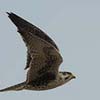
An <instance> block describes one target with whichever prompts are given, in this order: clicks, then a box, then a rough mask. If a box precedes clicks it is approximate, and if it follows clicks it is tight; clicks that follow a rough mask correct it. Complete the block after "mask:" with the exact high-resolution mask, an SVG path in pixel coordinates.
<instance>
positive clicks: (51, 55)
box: [8, 13, 62, 83]
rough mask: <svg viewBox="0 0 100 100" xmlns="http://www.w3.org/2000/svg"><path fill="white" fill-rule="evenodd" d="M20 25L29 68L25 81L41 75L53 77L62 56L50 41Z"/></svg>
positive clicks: (19, 29) (19, 30) (41, 76)
mask: <svg viewBox="0 0 100 100" xmlns="http://www.w3.org/2000/svg"><path fill="white" fill-rule="evenodd" d="M8 14H9V13H8ZM13 15H14V14H13V13H11V15H10V14H9V18H10V19H11V20H14V19H12V17H11V16H13ZM15 24H16V23H15ZM26 25H27V24H26ZM22 26H23V27H18V32H19V33H20V35H21V36H22V38H23V40H24V42H25V43H26V46H27V49H28V55H29V56H28V58H29V59H28V62H27V65H28V66H26V68H29V69H28V73H27V80H26V81H27V83H30V82H32V81H35V80H36V79H41V78H43V77H45V78H47V76H49V78H50V77H51V76H52V78H54V77H55V76H56V75H57V73H58V68H59V65H60V64H61V62H62V57H61V55H60V53H59V51H58V49H57V48H56V47H55V46H54V45H53V44H52V42H48V41H47V40H45V39H44V38H41V37H39V36H37V35H34V34H33V32H31V31H29V30H28V26H27V27H26V26H25V27H24V25H23V24H22ZM29 29H30V28H29ZM50 79H51V78H50Z"/></svg>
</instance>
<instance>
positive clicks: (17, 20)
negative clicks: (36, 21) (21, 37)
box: [7, 12, 59, 51]
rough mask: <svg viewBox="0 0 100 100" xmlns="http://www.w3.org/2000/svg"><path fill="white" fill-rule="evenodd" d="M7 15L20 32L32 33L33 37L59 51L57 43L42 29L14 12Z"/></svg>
mask: <svg viewBox="0 0 100 100" xmlns="http://www.w3.org/2000/svg"><path fill="white" fill-rule="evenodd" d="M7 14H8V15H9V18H10V19H11V21H12V22H13V23H14V24H15V25H16V26H17V28H18V30H20V29H23V30H24V31H27V32H30V33H32V35H36V36H38V37H40V38H42V39H43V40H45V41H47V42H49V43H50V44H52V45H53V46H54V47H55V48H56V49H57V50H58V51H59V49H58V47H57V45H56V44H55V42H54V41H53V40H52V39H51V38H50V37H49V36H48V35H47V34H46V33H45V32H43V31H42V30H41V29H39V28H38V27H36V26H35V25H33V24H31V23H29V22H28V21H26V20H24V19H23V18H21V17H19V16H18V15H16V14H14V13H12V12H11V13H8V12H7Z"/></svg>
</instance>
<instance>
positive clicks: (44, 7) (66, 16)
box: [0, 0, 100, 100]
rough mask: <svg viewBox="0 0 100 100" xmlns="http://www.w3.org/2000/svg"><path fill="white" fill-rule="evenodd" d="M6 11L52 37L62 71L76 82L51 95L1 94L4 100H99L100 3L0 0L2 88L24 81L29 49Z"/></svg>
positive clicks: (87, 0)
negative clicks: (72, 76) (69, 72)
mask: <svg viewBox="0 0 100 100" xmlns="http://www.w3.org/2000/svg"><path fill="white" fill-rule="evenodd" d="M6 11H8V12H9V11H11V12H15V13H16V14H18V15H20V16H22V17H23V18H25V19H26V20H28V21H30V22H31V23H33V24H34V25H36V26H38V27H40V28H41V29H42V30H44V31H45V32H46V33H48V35H49V36H50V37H51V38H52V39H53V40H54V41H55V42H56V44H57V45H58V47H59V48H60V52H61V54H62V56H63V59H64V62H63V64H62V65H61V67H60V70H64V71H71V72H73V73H74V74H75V75H76V77H77V78H76V79H75V80H72V81H70V82H69V83H67V84H65V85H63V86H61V87H58V88H55V89H52V90H47V91H41V92H40V91H26V90H24V91H20V92H4V93H0V100H18V99H19V100H100V0H0V88H5V87H6V86H11V85H14V84H17V83H20V82H22V81H24V80H25V78H26V71H24V67H25V64H26V47H25V45H24V43H23V41H22V39H21V37H20V35H19V34H18V33H17V31H16V27H15V26H14V25H13V24H12V22H11V21H10V20H9V19H8V17H7V15H6V14H5V12H6Z"/></svg>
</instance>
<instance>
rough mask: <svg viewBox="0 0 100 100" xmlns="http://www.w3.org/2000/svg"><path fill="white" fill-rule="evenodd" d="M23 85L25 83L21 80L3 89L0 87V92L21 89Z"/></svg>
mask: <svg viewBox="0 0 100 100" xmlns="http://www.w3.org/2000/svg"><path fill="white" fill-rule="evenodd" d="M25 85H26V83H25V82H22V83H19V84H17V85H14V86H10V87H7V88H5V89H1V90H0V92H5V91H18V90H23V89H25Z"/></svg>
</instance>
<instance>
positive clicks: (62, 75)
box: [59, 72, 76, 84]
mask: <svg viewBox="0 0 100 100" xmlns="http://www.w3.org/2000/svg"><path fill="white" fill-rule="evenodd" d="M74 78H76V77H75V76H74V75H73V74H72V73H71V72H59V81H60V84H65V83H67V82H68V81H70V80H71V79H74Z"/></svg>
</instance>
